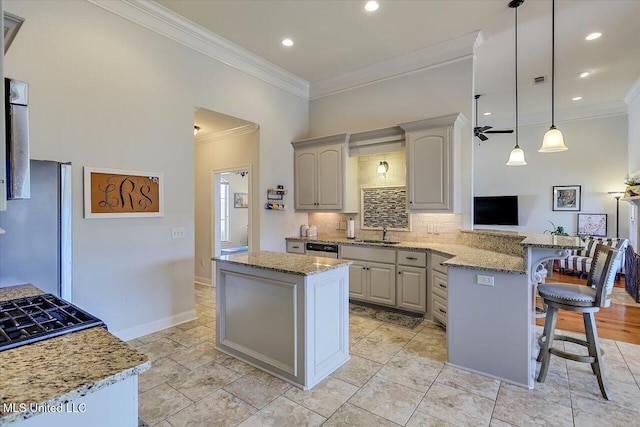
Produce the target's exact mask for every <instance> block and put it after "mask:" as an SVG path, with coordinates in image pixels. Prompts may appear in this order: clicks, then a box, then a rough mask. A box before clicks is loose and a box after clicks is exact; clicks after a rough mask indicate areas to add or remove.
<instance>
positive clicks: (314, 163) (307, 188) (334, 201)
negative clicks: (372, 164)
mask: <svg viewBox="0 0 640 427" xmlns="http://www.w3.org/2000/svg"><path fill="white" fill-rule="evenodd" d="M348 140H349V135H348V134H340V135H333V136H328V137H322V138H312V139H306V140H301V141H294V142H292V143H291V144H292V145H293V147H294V152H293V166H294V207H295V209H296V210H298V211H300V210H302V211H342V212H356V211H357V189H358V186H357V163H356V162H357V159H356V158H349V157H348V145H347V144H348Z"/></svg>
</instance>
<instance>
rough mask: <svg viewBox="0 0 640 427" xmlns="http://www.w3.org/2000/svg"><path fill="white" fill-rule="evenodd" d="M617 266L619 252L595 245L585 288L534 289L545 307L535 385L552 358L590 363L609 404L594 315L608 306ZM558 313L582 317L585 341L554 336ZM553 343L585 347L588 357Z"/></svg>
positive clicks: (556, 286)
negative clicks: (564, 311) (576, 314)
mask: <svg viewBox="0 0 640 427" xmlns="http://www.w3.org/2000/svg"><path fill="white" fill-rule="evenodd" d="M621 263H622V252H621V251H620V250H616V249H614V248H612V247H610V246H605V245H601V244H598V245H597V247H596V250H595V254H594V257H593V261H592V263H591V269H590V270H589V276H588V277H587V285H586V286H584V285H573V284H568V283H545V284H541V285H539V286H538V294H540V297H542V301H543V303H544V304H546V305H547V315H546V318H545V324H544V332H543V335H542V336H541V337H540V339H539V340H538V342H539V343H540V353H539V354H538V361H539V362H542V365H541V366H540V373H539V374H538V382H544V380H545V378H546V376H547V371H548V369H549V361H550V358H551V355H552V354H553V355H556V356H559V357H563V358H565V359H570V360H575V361H577V362H585V363H590V364H591V370H592V371H593V373H594V374H595V375H596V377H597V378H598V385H599V386H600V392H601V393H602V396H603V397H604V398H605V399H607V400H611V395H610V394H609V391H608V389H607V385H606V383H605V378H604V366H603V362H604V352H603V351H602V350H601V349H600V341H599V339H598V331H597V330H596V322H595V317H594V313H595V312H597V311H599V310H600V307H609V306H610V305H611V293H612V291H613V282H614V279H615V275H616V272H617V271H618V270H619V268H620V265H621ZM559 309H562V310H569V311H575V312H579V313H582V318H583V320H584V329H585V335H586V340H581V339H578V338H573V337H568V336H560V335H555V334H554V332H555V329H556V321H557V318H558V310H559ZM554 340H560V341H569V342H573V343H575V344H579V345H582V346H585V347H587V349H588V351H589V355H588V356H583V355H579V354H575V353H568V352H565V351H562V350H559V349H556V348H553V341H554Z"/></svg>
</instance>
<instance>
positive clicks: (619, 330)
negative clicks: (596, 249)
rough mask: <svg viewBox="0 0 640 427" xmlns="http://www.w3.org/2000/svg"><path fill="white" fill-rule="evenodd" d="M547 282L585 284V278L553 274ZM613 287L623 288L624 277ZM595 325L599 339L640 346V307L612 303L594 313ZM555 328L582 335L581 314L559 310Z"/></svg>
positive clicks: (541, 323) (539, 322)
mask: <svg viewBox="0 0 640 427" xmlns="http://www.w3.org/2000/svg"><path fill="white" fill-rule="evenodd" d="M547 282H562V283H579V284H585V283H586V278H582V279H580V278H578V276H575V277H574V276H572V275H571V274H562V273H558V272H554V273H553V277H551V278H549V279H548V280H547ZM615 286H616V287H622V288H624V276H623V277H622V279H621V280H617V281H616V285H615ZM537 323H538V325H544V319H538V321H537ZM596 325H597V328H598V335H599V336H600V338H608V339H613V340H617V341H624V342H629V343H633V344H640V305H639V306H638V307H629V306H625V305H619V304H613V303H612V304H611V307H608V308H602V309H600V311H599V312H597V313H596ZM556 327H557V328H558V329H562V330H565V331H573V332H581V333H584V323H583V322H582V314H581V313H572V312H569V311H566V310H560V311H559V312H558V324H557V326H556Z"/></svg>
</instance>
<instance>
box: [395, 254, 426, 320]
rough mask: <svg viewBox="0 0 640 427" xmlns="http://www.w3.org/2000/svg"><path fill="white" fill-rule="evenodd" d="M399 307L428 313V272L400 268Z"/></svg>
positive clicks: (413, 268)
mask: <svg viewBox="0 0 640 427" xmlns="http://www.w3.org/2000/svg"><path fill="white" fill-rule="evenodd" d="M397 279H398V281H397V285H398V307H399V308H402V309H406V310H411V311H419V312H421V313H424V312H426V311H427V270H426V269H425V268H419V267H406V266H402V265H400V266H398V278H397Z"/></svg>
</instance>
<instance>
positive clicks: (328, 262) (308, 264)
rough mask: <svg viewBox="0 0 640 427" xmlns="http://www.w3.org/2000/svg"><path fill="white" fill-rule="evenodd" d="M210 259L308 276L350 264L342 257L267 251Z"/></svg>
mask: <svg viewBox="0 0 640 427" xmlns="http://www.w3.org/2000/svg"><path fill="white" fill-rule="evenodd" d="M212 259H213V260H214V261H218V262H228V263H230V264H238V265H245V266H248V267H256V268H262V269H265V270H271V271H279V272H281V273H289V274H296V275H299V276H310V275H312V274H318V273H322V272H323V271H327V270H332V269H334V268H339V267H342V266H345V265H349V264H351V261H347V260H343V259H332V258H323V257H315V256H307V255H298V254H288V253H282V252H269V251H257V252H245V253H242V254H235V255H223V256H219V257H213V258H212Z"/></svg>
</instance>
